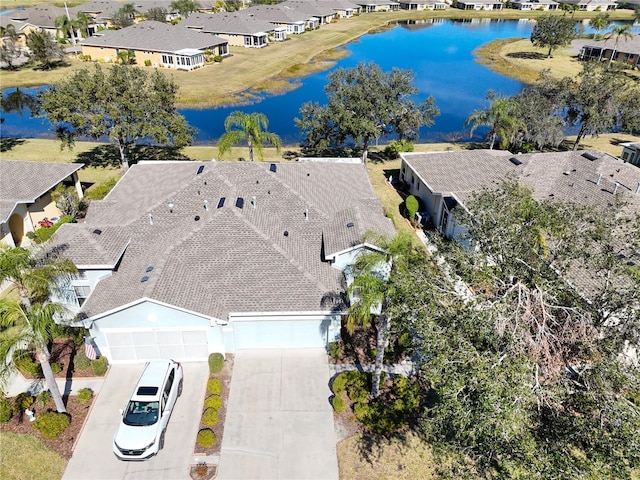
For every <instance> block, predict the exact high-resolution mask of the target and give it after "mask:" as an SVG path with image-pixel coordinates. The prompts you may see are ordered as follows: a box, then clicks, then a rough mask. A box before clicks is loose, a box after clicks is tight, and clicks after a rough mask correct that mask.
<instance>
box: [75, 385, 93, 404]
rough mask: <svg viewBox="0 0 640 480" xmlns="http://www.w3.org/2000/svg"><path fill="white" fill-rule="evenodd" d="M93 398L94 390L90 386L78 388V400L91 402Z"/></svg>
mask: <svg viewBox="0 0 640 480" xmlns="http://www.w3.org/2000/svg"><path fill="white" fill-rule="evenodd" d="M92 398H93V391H92V390H91V389H90V388H81V389H80V390H78V401H79V402H82V403H89V402H90V401H91V399H92Z"/></svg>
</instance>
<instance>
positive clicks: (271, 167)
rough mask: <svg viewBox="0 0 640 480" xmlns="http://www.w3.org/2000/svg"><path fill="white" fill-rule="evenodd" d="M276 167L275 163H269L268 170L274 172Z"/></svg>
mask: <svg viewBox="0 0 640 480" xmlns="http://www.w3.org/2000/svg"><path fill="white" fill-rule="evenodd" d="M277 168H278V167H277V166H276V164H275V163H272V164H271V165H269V171H270V172H273V173H276V170H277Z"/></svg>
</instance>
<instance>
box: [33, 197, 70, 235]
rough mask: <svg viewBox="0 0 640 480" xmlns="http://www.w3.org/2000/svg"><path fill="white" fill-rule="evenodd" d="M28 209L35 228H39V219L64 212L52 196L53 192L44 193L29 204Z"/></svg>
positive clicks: (56, 215) (57, 215)
mask: <svg viewBox="0 0 640 480" xmlns="http://www.w3.org/2000/svg"><path fill="white" fill-rule="evenodd" d="M28 209H29V216H30V217H31V224H32V226H33V227H34V228H38V222H39V221H41V220H44V219H45V218H51V217H59V216H60V215H61V213H62V212H60V210H59V209H58V207H56V204H55V202H54V201H53V199H52V198H51V192H47V193H45V194H44V195H42V196H41V197H40V198H38V199H37V200H36V201H35V202H34V203H33V204H31V205H29V206H28ZM27 231H28V230H27Z"/></svg>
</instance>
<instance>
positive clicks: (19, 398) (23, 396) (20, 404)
mask: <svg viewBox="0 0 640 480" xmlns="http://www.w3.org/2000/svg"><path fill="white" fill-rule="evenodd" d="M35 400H36V399H35V398H33V395H31V394H29V393H27V392H22V393H19V394H18V395H16V397H15V398H14V399H13V408H14V410H15V411H16V412H23V411H24V410H26V409H27V408H29V407H31V405H33V402H35Z"/></svg>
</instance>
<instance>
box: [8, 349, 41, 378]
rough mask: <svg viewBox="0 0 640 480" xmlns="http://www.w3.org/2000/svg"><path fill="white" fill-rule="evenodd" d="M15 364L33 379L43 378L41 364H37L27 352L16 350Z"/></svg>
mask: <svg viewBox="0 0 640 480" xmlns="http://www.w3.org/2000/svg"><path fill="white" fill-rule="evenodd" d="M13 364H14V365H15V366H16V368H17V369H18V370H20V372H22V373H23V374H24V375H28V376H33V377H40V376H42V369H41V368H40V364H39V363H37V362H35V361H34V360H33V357H32V356H31V354H30V353H29V352H28V351H26V350H16V351H15V352H13Z"/></svg>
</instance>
